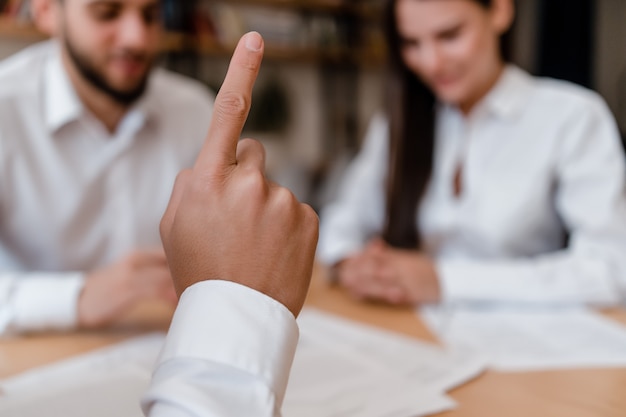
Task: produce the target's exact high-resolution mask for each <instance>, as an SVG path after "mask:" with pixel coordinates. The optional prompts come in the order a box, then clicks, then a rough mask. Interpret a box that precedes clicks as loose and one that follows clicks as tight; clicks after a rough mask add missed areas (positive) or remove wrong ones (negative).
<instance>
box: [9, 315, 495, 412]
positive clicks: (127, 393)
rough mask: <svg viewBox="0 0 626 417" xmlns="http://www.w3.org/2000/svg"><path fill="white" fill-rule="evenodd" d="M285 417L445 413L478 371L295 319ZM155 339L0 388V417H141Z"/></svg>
mask: <svg viewBox="0 0 626 417" xmlns="http://www.w3.org/2000/svg"><path fill="white" fill-rule="evenodd" d="M298 322H299V326H300V341H299V344H298V349H297V352H296V356H295V358H294V364H293V368H292V372H291V376H290V381H289V386H288V389H287V393H286V396H285V400H284V403H283V415H284V416H285V417H309V416H311V417H326V416H327V417H331V416H342V417H351V416H354V417H415V416H422V415H428V414H432V413H437V412H440V411H445V410H449V409H451V408H454V406H455V403H454V402H453V401H452V400H451V399H450V398H448V397H447V396H446V395H445V392H446V391H447V390H449V389H451V388H453V387H455V386H457V385H459V384H462V383H464V382H466V381H468V380H469V379H471V378H473V377H475V376H476V375H478V374H479V373H480V372H481V371H482V370H483V369H484V362H483V361H482V360H481V359H479V358H478V357H476V356H474V355H471V354H467V353H464V352H462V351H454V350H453V351H446V350H443V349H441V348H439V347H437V346H434V345H430V344H426V343H422V342H420V341H418V340H415V339H412V338H409V337H405V336H401V335H398V334H395V333H391V332H387V331H384V330H378V329H376V328H373V327H370V326H365V325H362V324H357V323H355V322H352V321H348V320H345V319H341V318H339V317H336V316H332V315H329V314H325V313H322V312H318V311H316V310H304V311H303V312H302V314H301V315H300V318H299V320H298ZM163 340H164V335H163V334H160V333H158V334H153V335H149V336H144V337H140V338H137V339H133V340H130V341H127V342H124V343H121V344H118V345H115V346H111V347H108V348H105V349H101V350H98V351H95V352H91V353H88V354H85V355H82V356H79V357H75V358H72V359H69V360H66V361H63V362H59V363H56V364H53V365H49V366H47V367H44V368H40V369H36V370H33V371H29V372H27V373H24V374H22V375H20V376H17V377H14V378H11V379H9V380H5V381H3V382H1V383H0V386H1V387H2V389H3V391H4V392H5V395H4V396H3V397H0V416H20V417H35V416H37V417H39V416H43V415H46V416H48V415H54V416H56V415H59V416H60V415H62V416H64V417H85V416H89V417H105V416H106V417H110V416H116V417H117V416H119V417H140V416H142V413H141V410H140V408H139V399H140V398H141V395H142V394H143V393H144V392H145V390H146V389H147V387H148V384H149V382H150V375H151V373H152V367H153V364H154V362H155V360H156V358H157V356H158V353H159V351H160V349H161V347H162V344H163Z"/></svg>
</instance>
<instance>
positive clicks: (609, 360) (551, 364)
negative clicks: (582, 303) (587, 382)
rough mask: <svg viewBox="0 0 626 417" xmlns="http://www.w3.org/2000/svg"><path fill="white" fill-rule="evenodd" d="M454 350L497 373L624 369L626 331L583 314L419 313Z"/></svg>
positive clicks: (464, 310)
mask: <svg viewBox="0 0 626 417" xmlns="http://www.w3.org/2000/svg"><path fill="white" fill-rule="evenodd" d="M418 313H419V314H420V316H421V317H422V318H423V320H424V321H425V322H426V323H427V324H428V325H429V326H430V328H431V329H432V330H433V332H434V333H436V334H437V335H438V336H439V338H440V339H441V340H442V341H444V342H445V343H446V344H447V345H448V346H449V347H451V348H453V349H461V350H466V351H468V352H480V353H481V354H483V355H485V356H486V358H487V360H488V362H489V366H490V367H491V368H493V369H497V370H501V371H538V370H554V369H566V368H601V367H626V327H624V326H622V325H620V324H618V323H616V322H613V321H611V320H609V319H606V318H604V317H602V316H600V315H599V314H597V313H594V312H592V311H589V310H587V309H584V308H563V309H556V308H555V309H539V310H533V309H524V308H513V307H482V308H481V307H475V308H471V307H451V306H440V307H428V308H422V309H421V310H419V312H418Z"/></svg>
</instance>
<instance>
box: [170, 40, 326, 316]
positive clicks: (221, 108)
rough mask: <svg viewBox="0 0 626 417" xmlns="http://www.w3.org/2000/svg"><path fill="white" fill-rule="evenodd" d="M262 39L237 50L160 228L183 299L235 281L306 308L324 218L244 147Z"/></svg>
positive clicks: (258, 151) (256, 151)
mask: <svg viewBox="0 0 626 417" xmlns="http://www.w3.org/2000/svg"><path fill="white" fill-rule="evenodd" d="M263 46H264V45H263V39H262V38H261V36H260V35H259V34H258V33H255V32H252V33H248V34H247V35H245V36H244V37H243V38H242V39H241V40H240V42H239V44H238V45H237V48H236V49H235V52H234V54H233V57H232V60H231V63H230V67H229V69H228V73H227V75H226V78H225V80H224V83H223V85H222V88H221V89H220V92H219V94H218V96H217V98H216V102H215V107H214V113H213V116H212V120H211V125H210V127H209V133H208V136H207V138H206V141H205V143H204V146H203V148H202V150H201V152H200V154H199V156H198V159H197V161H196V163H195V165H194V167H193V169H192V170H187V171H183V172H181V174H180V175H179V176H178V178H177V180H176V184H175V186H174V191H173V193H172V197H171V200H170V203H169V206H168V208H167V210H166V212H165V214H164V216H163V219H162V221H161V237H162V240H163V245H164V247H165V252H166V255H167V259H168V263H169V267H170V270H171V273H172V277H173V279H174V285H175V287H176V290H177V293H178V294H179V295H180V294H181V293H182V292H183V291H184V290H185V289H186V288H187V287H189V286H191V285H193V284H195V283H197V282H200V281H203V280H211V279H219V280H227V281H233V282H236V283H239V284H243V285H246V286H248V287H250V288H252V289H255V290H257V291H260V292H262V293H264V294H266V295H268V296H270V297H272V298H274V299H276V300H277V301H279V302H281V303H282V304H284V305H285V306H286V307H287V308H288V309H289V310H290V311H291V312H292V313H293V314H294V315H295V316H297V315H298V314H299V312H300V310H301V309H302V305H303V303H304V299H305V297H306V293H307V290H308V286H309V282H310V278H311V273H312V269H313V258H314V255H315V247H316V245H317V236H318V218H317V215H316V214H315V212H314V211H313V209H312V208H311V207H309V206H307V205H304V204H301V203H299V202H298V201H297V199H296V198H295V197H294V195H293V194H292V193H291V192H290V191H289V190H287V189H285V188H282V187H279V186H277V185H275V184H272V183H270V182H269V181H268V180H267V179H266V178H265V151H264V149H263V147H262V145H261V144H260V143H258V142H256V141H254V140H251V139H245V140H242V141H239V137H240V135H241V130H242V128H243V125H244V123H245V121H246V118H247V116H248V112H249V110H250V104H251V97H252V87H253V85H254V82H255V80H256V77H257V74H258V71H259V68H260V65H261V60H262V57H263Z"/></svg>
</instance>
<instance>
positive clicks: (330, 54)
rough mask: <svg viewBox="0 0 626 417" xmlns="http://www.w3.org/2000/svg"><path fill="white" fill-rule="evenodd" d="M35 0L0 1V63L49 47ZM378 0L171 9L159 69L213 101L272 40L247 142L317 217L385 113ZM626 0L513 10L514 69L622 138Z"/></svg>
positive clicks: (206, 0) (177, 5)
mask: <svg viewBox="0 0 626 417" xmlns="http://www.w3.org/2000/svg"><path fill="white" fill-rule="evenodd" d="M28 3H29V0H0V59H3V58H5V57H7V56H9V55H11V54H12V53H15V52H17V51H19V50H20V49H22V48H24V47H25V46H27V45H29V44H32V43H34V42H37V41H40V40H43V39H45V36H44V35H43V34H41V33H39V32H37V30H36V29H35V28H34V27H33V26H32V24H31V22H30V18H29V12H28V10H29V6H28ZM381 4H382V2H381V1H380V0H227V1H226V0H164V19H165V24H166V28H167V35H166V36H165V37H164V40H163V61H162V65H164V66H166V67H168V68H170V69H173V70H175V71H178V72H181V73H184V74H186V75H189V76H192V77H194V78H197V79H199V80H201V81H202V82H204V83H205V84H206V85H208V86H209V87H210V88H211V89H213V90H214V91H216V90H217V89H218V88H219V85H220V84H221V81H222V79H223V76H224V74H225V72H226V67H227V64H228V58H229V57H230V54H231V52H232V50H233V48H234V44H235V42H236V41H237V39H238V38H239V37H240V36H241V35H242V34H243V33H245V32H247V31H249V30H256V31H258V32H260V33H261V34H262V35H263V36H264V37H265V40H266V56H265V61H264V66H263V68H262V71H261V74H260V77H259V80H258V82H257V85H256V87H255V93H254V102H253V108H252V111H251V114H250V118H249V120H248V123H247V125H246V132H245V135H246V136H251V137H254V138H256V139H259V140H261V141H262V142H263V143H264V145H265V146H266V148H267V150H268V173H269V175H270V176H271V177H272V178H273V179H274V180H275V181H277V182H279V183H281V184H282V185H285V186H288V187H289V188H291V189H292V190H293V191H294V193H295V194H296V195H297V196H298V197H299V198H300V199H302V200H304V201H307V202H309V203H311V204H312V205H313V206H314V207H315V208H320V207H321V206H323V205H324V203H325V202H327V201H328V200H329V199H331V198H332V197H333V195H334V193H335V186H336V184H337V179H338V178H339V177H340V174H341V172H342V171H343V169H344V168H345V166H346V164H347V162H348V161H349V160H350V158H351V157H352V156H353V155H354V153H355V152H356V151H357V150H358V147H359V143H360V141H361V139H362V137H363V135H364V132H365V130H366V129H367V125H368V122H369V119H370V118H371V117H372V115H373V114H374V113H375V112H377V111H379V110H380V109H381V100H382V93H383V88H384V73H385V64H384V63H385V48H384V42H383V39H382V34H381V27H380V22H379V19H380V16H381V13H380V11H381ZM624 22H626V1H624V0H517V20H516V24H515V27H514V30H513V33H512V38H511V51H512V56H513V62H514V63H516V64H517V65H519V66H521V67H522V68H524V69H526V70H528V71H530V72H531V73H533V74H536V75H543V76H549V77H554V78H560V79H566V80H569V81H572V82H575V83H578V84H581V85H583V86H586V87H589V88H592V89H594V90H596V91H598V92H599V93H600V94H601V95H602V96H604V98H605V99H606V101H607V102H608V104H609V106H610V107H611V109H612V111H613V113H614V115H615V117H616V119H617V121H618V124H619V126H620V130H621V132H622V137H624V136H625V133H626V42H624V39H626V24H625V23H624Z"/></svg>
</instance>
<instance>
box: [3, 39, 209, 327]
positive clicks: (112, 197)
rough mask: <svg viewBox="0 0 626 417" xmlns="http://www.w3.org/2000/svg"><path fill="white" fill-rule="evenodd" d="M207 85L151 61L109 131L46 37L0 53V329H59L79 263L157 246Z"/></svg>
mask: <svg viewBox="0 0 626 417" xmlns="http://www.w3.org/2000/svg"><path fill="white" fill-rule="evenodd" d="M212 106H213V97H212V96H211V95H210V94H209V93H208V92H207V90H206V89H205V88H204V87H203V86H202V85H201V84H200V83H198V82H195V81H191V80H189V79H187V78H184V77H182V76H179V75H175V74H173V73H170V72H167V71H165V70H161V69H156V70H155V71H153V73H152V75H151V78H150V81H149V85H148V88H147V90H146V93H145V94H144V96H143V97H142V98H141V99H140V100H139V101H138V102H137V103H136V104H135V105H134V106H133V107H132V108H131V110H130V111H129V112H128V113H127V114H126V115H125V117H124V118H123V120H122V121H121V123H120V125H119V128H118V129H117V131H116V132H114V133H113V134H111V133H109V132H108V131H107V129H106V128H105V127H104V126H103V125H102V123H101V122H100V121H99V120H97V119H96V118H95V117H94V116H93V115H92V114H90V112H89V111H88V110H87V109H86V108H85V107H84V106H83V104H82V102H81V101H80V100H79V98H78V97H77V95H76V93H75V91H74V89H73V87H72V85H71V83H70V80H69V78H68V76H67V74H66V72H65V70H64V68H63V66H62V63H61V59H60V53H59V47H58V45H57V44H56V43H54V42H52V41H50V42H45V43H42V44H38V45H35V46H33V47H30V48H28V49H26V50H24V51H22V52H20V53H18V54H17V55H15V56H13V57H11V58H9V59H7V60H5V61H4V62H2V63H0V334H2V333H7V332H23V331H37V330H42V329H66V328H71V327H73V326H74V325H75V323H76V319H77V317H76V305H77V299H78V295H79V293H80V290H81V289H82V285H83V281H84V274H85V272H86V271H90V270H93V269H94V268H97V267H102V266H105V265H108V264H110V263H112V262H115V261H117V260H119V259H120V258H121V257H122V256H124V255H125V254H128V253H129V252H130V251H132V250H135V249H151V248H153V247H160V245H161V243H160V238H159V231H158V225H159V221H160V218H161V216H162V214H163V211H164V210H165V207H166V206H167V202H168V200H169V197H170V194H171V190H172V186H173V183H174V180H175V178H176V175H177V173H178V172H179V171H180V170H182V169H184V168H188V167H190V166H191V165H192V164H193V161H194V160H195V158H196V156H197V153H198V151H199V149H200V147H201V146H202V142H203V140H204V137H205V135H206V131H207V129H208V124H209V120H210V115H211V111H212Z"/></svg>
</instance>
